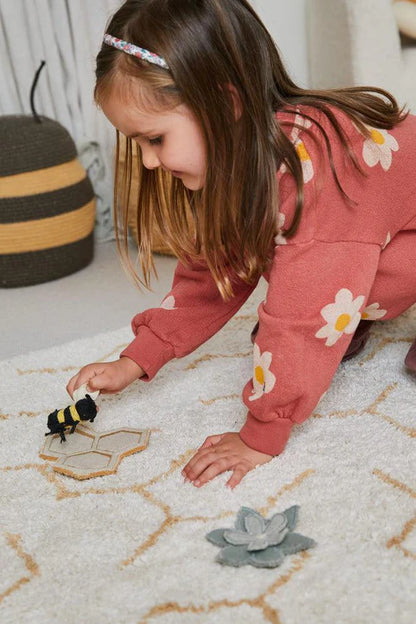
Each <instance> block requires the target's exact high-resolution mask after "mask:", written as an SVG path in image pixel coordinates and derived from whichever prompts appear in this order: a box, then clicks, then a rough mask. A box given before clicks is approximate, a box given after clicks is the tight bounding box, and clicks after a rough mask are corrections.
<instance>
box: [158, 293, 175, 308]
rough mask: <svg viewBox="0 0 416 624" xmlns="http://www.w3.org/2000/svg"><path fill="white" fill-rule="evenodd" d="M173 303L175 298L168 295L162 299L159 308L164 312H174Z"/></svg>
mask: <svg viewBox="0 0 416 624" xmlns="http://www.w3.org/2000/svg"><path fill="white" fill-rule="evenodd" d="M175 303H176V302H175V297H174V296H173V295H169V296H168V297H165V299H163V301H162V303H161V304H160V307H161V308H163V309H164V310H176V307H175Z"/></svg>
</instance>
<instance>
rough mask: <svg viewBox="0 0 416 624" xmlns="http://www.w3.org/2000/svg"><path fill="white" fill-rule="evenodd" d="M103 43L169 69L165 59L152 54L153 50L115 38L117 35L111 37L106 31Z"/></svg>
mask: <svg viewBox="0 0 416 624" xmlns="http://www.w3.org/2000/svg"><path fill="white" fill-rule="evenodd" d="M103 41H104V43H106V44H107V45H109V46H112V47H113V48H117V49H118V50H122V52H125V53H126V54H131V56H136V57H137V58H139V59H142V60H143V61H147V62H148V63H153V65H159V67H163V69H169V65H168V64H167V63H166V61H165V59H164V58H162V57H161V56H159V55H158V54H154V53H153V52H149V50H145V49H144V48H139V46H136V45H134V44H133V43H127V41H123V40H122V39H117V37H113V36H112V35H109V34H108V33H106V34H105V35H104V37H103Z"/></svg>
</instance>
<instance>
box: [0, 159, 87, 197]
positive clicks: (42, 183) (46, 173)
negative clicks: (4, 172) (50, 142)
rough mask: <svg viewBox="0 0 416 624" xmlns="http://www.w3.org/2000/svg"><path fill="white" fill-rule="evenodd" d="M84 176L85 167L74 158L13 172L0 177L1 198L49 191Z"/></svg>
mask: <svg viewBox="0 0 416 624" xmlns="http://www.w3.org/2000/svg"><path fill="white" fill-rule="evenodd" d="M85 176H86V173H85V169H84V168H83V166H82V165H81V163H80V162H79V161H78V160H77V159H76V158H75V159H74V160H70V161H69V162H66V163H63V164H62V165H55V166H54V167H45V168H44V169H36V170H35V171H27V172H25V173H15V174H14V175H10V176H2V177H1V185H0V186H1V191H0V195H1V197H2V198H5V197H25V196H27V195H37V194H39V193H49V192H50V191H57V190H58V189H61V188H65V187H66V186H72V185H73V184H77V182H81V180H83V179H84V178H85Z"/></svg>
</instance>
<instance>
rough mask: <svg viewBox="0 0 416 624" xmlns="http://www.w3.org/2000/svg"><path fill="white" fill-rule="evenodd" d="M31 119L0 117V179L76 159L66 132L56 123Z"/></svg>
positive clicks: (73, 144)
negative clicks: (0, 177)
mask: <svg viewBox="0 0 416 624" xmlns="http://www.w3.org/2000/svg"><path fill="white" fill-rule="evenodd" d="M39 119H40V120H41V123H39V122H38V121H36V119H35V118H34V117H32V116H31V115H4V116H2V117H0V145H1V147H2V149H1V150H0V176H10V175H15V174H17V173H24V172H27V171H35V170H37V169H44V168H46V167H53V166H55V165H60V164H62V163H65V162H68V161H70V160H73V159H74V158H76V155H77V150H76V147H75V143H74V141H73V140H72V138H71V136H70V134H69V132H68V131H67V130H66V129H65V128H64V127H63V126H62V125H61V124H59V123H58V122H57V121H54V120H53V119H49V118H48V117H43V116H40V117H39Z"/></svg>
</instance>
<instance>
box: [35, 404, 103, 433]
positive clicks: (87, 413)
mask: <svg viewBox="0 0 416 624" xmlns="http://www.w3.org/2000/svg"><path fill="white" fill-rule="evenodd" d="M97 412H98V408H97V406H96V404H95V402H94V401H93V400H92V398H91V397H90V395H89V394H87V395H86V396H85V397H84V398H83V399H80V400H79V401H77V402H76V403H75V404H73V405H69V406H68V407H65V409H61V410H55V411H54V412H52V413H51V414H49V416H48V429H49V431H48V432H47V433H45V436H47V435H52V434H54V433H59V435H60V436H61V443H62V442H65V440H66V438H65V431H67V430H68V429H70V431H69V433H74V431H75V429H76V426H77V425H78V423H79V422H80V421H81V420H89V421H90V422H94V418H95V417H96V415H97Z"/></svg>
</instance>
